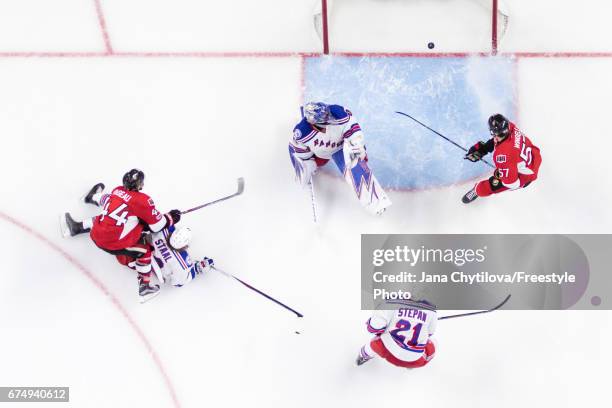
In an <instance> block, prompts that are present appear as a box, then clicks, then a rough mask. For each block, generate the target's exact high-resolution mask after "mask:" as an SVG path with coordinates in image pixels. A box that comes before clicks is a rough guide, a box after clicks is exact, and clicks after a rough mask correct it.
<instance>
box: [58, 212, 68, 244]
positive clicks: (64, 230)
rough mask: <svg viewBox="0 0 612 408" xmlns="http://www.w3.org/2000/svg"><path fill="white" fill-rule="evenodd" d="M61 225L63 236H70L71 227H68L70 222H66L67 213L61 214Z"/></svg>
mask: <svg viewBox="0 0 612 408" xmlns="http://www.w3.org/2000/svg"><path fill="white" fill-rule="evenodd" d="M59 227H60V234H62V238H68V237H70V229H69V228H68V224H67V223H66V214H65V213H62V214H60V216H59Z"/></svg>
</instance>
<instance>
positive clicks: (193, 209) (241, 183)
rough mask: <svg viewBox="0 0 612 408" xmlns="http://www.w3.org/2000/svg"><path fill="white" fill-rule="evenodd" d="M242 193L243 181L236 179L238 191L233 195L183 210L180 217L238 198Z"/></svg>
mask: <svg viewBox="0 0 612 408" xmlns="http://www.w3.org/2000/svg"><path fill="white" fill-rule="evenodd" d="M243 191H244V179H243V178H242V177H240V178H239V179H238V190H237V191H236V192H235V193H234V194H231V195H228V196H227V197H223V198H219V199H218V200H215V201H211V202H209V203H205V204H202V205H198V206H197V207H193V208H190V209H188V210H185V211H181V215H182V214H187V213H190V212H192V211H195V210H199V209H201V208H204V207H208V206H209V205H213V204H217V203H220V202H221V201H225V200H229V199H230V198H233V197H236V196H239V195H240V194H242V192H243Z"/></svg>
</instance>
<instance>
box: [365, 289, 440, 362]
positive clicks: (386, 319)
mask: <svg viewBox="0 0 612 408" xmlns="http://www.w3.org/2000/svg"><path fill="white" fill-rule="evenodd" d="M385 306H387V307H389V306H390V307H393V308H394V310H377V311H376V312H375V313H374V315H372V317H371V318H370V319H369V320H368V322H367V326H368V332H370V333H372V334H375V335H376V337H374V338H373V339H372V341H370V342H369V343H367V344H366V345H365V346H363V347H362V348H361V351H360V352H359V356H357V360H356V363H357V365H358V366H359V365H362V364H364V363H365V362H367V361H369V360H371V359H372V358H374V357H375V356H377V355H378V356H380V357H382V358H384V359H385V360H387V361H388V362H389V363H391V364H393V365H395V366H397V367H404V368H417V367H423V366H424V365H426V364H427V363H429V362H430V361H431V359H432V358H433V357H434V354H435V352H436V348H435V346H434V343H433V341H432V340H431V336H433V334H434V331H435V330H436V323H437V321H438V316H437V313H436V308H435V306H433V305H432V304H431V303H429V302H427V301H425V300H419V301H412V300H398V301H388V302H386V304H385Z"/></svg>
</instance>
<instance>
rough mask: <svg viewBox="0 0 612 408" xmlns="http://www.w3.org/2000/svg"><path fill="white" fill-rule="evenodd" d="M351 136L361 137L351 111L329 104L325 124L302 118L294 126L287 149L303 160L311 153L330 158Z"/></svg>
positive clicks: (322, 157)
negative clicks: (313, 122)
mask: <svg viewBox="0 0 612 408" xmlns="http://www.w3.org/2000/svg"><path fill="white" fill-rule="evenodd" d="M351 137H355V138H357V137H363V136H362V132H361V127H360V126H359V124H358V123H357V121H356V120H355V118H354V117H353V114H352V113H351V111H349V110H348V109H345V108H343V107H342V106H340V105H329V119H328V121H327V122H326V123H325V124H321V125H319V124H317V125H313V124H311V123H308V121H307V120H306V118H302V120H301V121H300V123H298V124H297V125H296V126H295V128H294V129H293V138H292V139H291V141H290V142H289V151H290V154H291V155H295V156H296V157H299V158H300V159H303V160H304V159H309V158H311V157H312V156H313V155H314V156H316V157H319V158H321V159H331V157H332V155H333V154H334V153H336V152H338V151H339V150H341V149H342V147H343V146H344V140H345V139H348V138H351Z"/></svg>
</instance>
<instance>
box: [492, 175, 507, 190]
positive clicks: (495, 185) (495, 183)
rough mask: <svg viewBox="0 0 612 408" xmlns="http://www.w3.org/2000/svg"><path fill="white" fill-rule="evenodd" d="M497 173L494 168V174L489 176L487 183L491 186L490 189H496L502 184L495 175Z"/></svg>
mask: <svg viewBox="0 0 612 408" xmlns="http://www.w3.org/2000/svg"><path fill="white" fill-rule="evenodd" d="M497 175H498V173H497V170H495V174H494V175H493V176H491V177H489V185H490V186H491V191H497V190H499V189H500V188H502V187H503V186H504V185H503V184H502V182H501V180H500V179H499V177H497Z"/></svg>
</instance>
